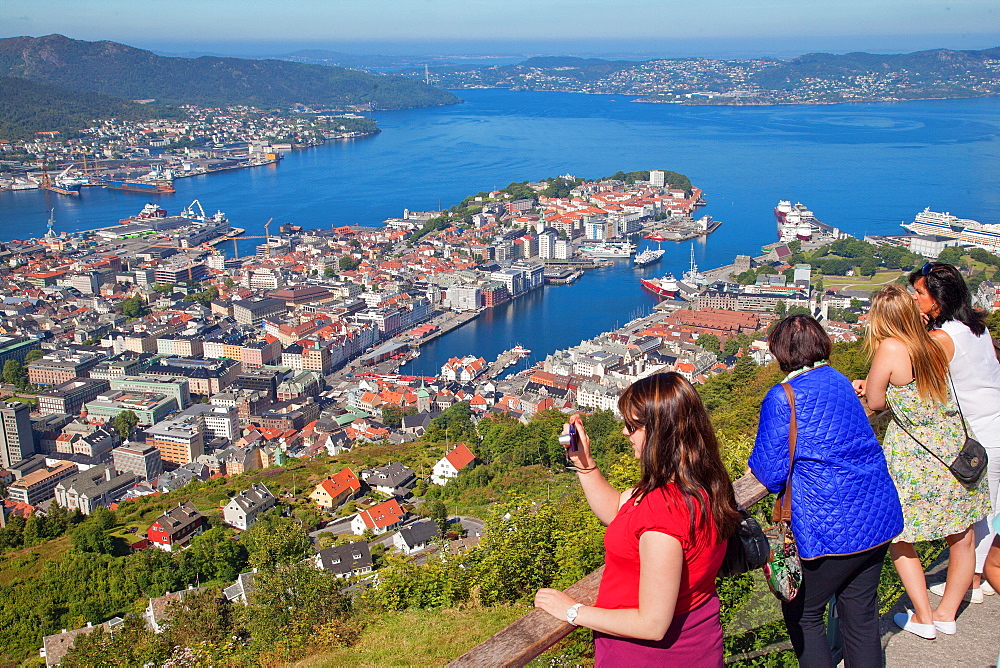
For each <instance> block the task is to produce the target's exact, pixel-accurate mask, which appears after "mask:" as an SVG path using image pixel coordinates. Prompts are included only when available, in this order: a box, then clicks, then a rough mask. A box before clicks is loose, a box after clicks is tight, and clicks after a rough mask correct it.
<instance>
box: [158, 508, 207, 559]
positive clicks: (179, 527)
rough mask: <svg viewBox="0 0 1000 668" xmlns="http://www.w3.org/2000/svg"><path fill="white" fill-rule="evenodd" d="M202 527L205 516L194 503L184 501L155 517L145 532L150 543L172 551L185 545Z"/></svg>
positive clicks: (203, 526)
mask: <svg viewBox="0 0 1000 668" xmlns="http://www.w3.org/2000/svg"><path fill="white" fill-rule="evenodd" d="M204 528H205V518H204V517H203V516H202V514H201V513H200V512H198V509H197V508H195V507H194V504H192V503H191V502H190V501H185V502H184V503H178V504H177V507H176V508H171V509H170V510H168V511H167V512H165V513H163V514H162V515H160V516H159V517H157V518H156V519H155V520H154V521H153V523H152V524H151V525H150V527H149V530H148V531H147V532H146V540H148V541H149V544H150V545H153V546H155V547H158V548H159V549H161V550H166V551H167V552H172V551H173V550H174V549H175V548H184V547H186V546H187V544H188V543H189V542H190V541H191V538H192V537H193V536H196V535H197V534H200V533H201V532H202V531H203V530H204Z"/></svg>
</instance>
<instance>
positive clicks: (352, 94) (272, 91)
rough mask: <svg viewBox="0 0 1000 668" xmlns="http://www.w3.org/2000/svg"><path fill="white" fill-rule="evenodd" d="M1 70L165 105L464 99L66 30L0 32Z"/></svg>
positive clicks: (382, 80)
mask: <svg viewBox="0 0 1000 668" xmlns="http://www.w3.org/2000/svg"><path fill="white" fill-rule="evenodd" d="M0 76H12V77H22V78H24V79H30V80H32V81H38V82H42V83H48V84H53V85H57V86H63V87H65V88H71V89H74V90H86V91H94V92H98V93H104V94H106V95H114V96H118V97H122V98H126V99H130V100H138V99H155V100H156V101H157V102H160V103H165V104H183V103H190V104H196V105H202V106H222V105H232V104H247V105H253V106H257V107H263V108H274V107H287V106H289V105H293V104H296V103H300V104H306V105H311V106H319V107H340V108H343V107H355V106H364V105H371V106H372V107H373V108H375V109H410V108H414V107H432V106H440V105H446V104H455V103H457V102H460V101H461V100H459V98H457V97H455V96H454V95H452V94H451V93H449V92H448V91H445V90H441V89H439V88H434V87H433V86H428V85H426V84H424V83H421V82H419V81H414V80H413V79H412V78H407V77H400V76H384V75H374V74H367V73H364V72H357V71H353V70H346V69H342V68H338V67H325V66H321V65H306V64H302V63H292V62H287V61H279V60H247V59H241V58H219V57H214V56H202V57H200V58H167V57H163V56H158V55H156V54H154V53H152V52H151V51H145V50H143V49H136V48H134V47H131V46H127V45H125V44H119V43H117V42H106V41H105V42H85V41H81V40H75V39H69V38H68V37H64V36H62V35H48V36H46V37H10V38H6V39H0Z"/></svg>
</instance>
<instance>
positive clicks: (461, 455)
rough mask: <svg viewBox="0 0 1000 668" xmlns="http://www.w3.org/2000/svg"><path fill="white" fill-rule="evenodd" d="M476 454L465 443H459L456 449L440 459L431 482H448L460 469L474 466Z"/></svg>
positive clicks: (441, 483)
mask: <svg viewBox="0 0 1000 668" xmlns="http://www.w3.org/2000/svg"><path fill="white" fill-rule="evenodd" d="M475 461H476V456H475V455H474V454H472V451H471V450H469V448H468V447H467V446H466V445H465V444H464V443H459V444H458V445H457V446H455V449H454V450H452V451H451V452H449V453H447V454H446V455H445V456H444V457H442V458H441V459H439V460H438V462H437V463H436V464H435V465H434V469H433V471H431V482H432V483H434V484H435V485H444V484H447V482H448V481H449V480H451V479H452V478H454V477H456V476H457V475H458V474H459V472H460V471H463V470H465V469H466V468H469V467H470V466H473V464H474V462H475Z"/></svg>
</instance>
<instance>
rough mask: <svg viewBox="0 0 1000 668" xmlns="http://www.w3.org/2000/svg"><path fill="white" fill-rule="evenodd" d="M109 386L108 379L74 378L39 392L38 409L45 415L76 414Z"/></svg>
mask: <svg viewBox="0 0 1000 668" xmlns="http://www.w3.org/2000/svg"><path fill="white" fill-rule="evenodd" d="M108 387H109V385H108V381H106V380H96V379H93V378H74V379H73V380H71V381H69V382H68V383H62V384H60V385H56V386H55V387H52V388H50V389H48V390H42V391H41V392H39V393H38V410H39V412H40V413H42V414H43V415H46V414H51V413H69V414H70V415H76V414H77V413H79V412H80V409H81V408H83V405H84V404H85V403H87V402H88V401H92V400H94V399H96V398H97V395H99V394H100V393H101V392H104V391H105V390H107V389H108Z"/></svg>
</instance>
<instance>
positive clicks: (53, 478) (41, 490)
mask: <svg viewBox="0 0 1000 668" xmlns="http://www.w3.org/2000/svg"><path fill="white" fill-rule="evenodd" d="M77 470H78V469H77V466H76V464H74V463H73V462H59V463H58V464H56V465H55V466H52V467H48V466H46V467H43V468H40V469H37V470H35V471H32V472H31V473H28V474H27V475H24V476H22V477H21V478H20V479H19V480H16V481H15V482H14V483H13V484H12V485H11V486H10V487H8V488H7V497H8V498H9V499H10V500H11V501H14V502H16V503H27V504H29V505H32V506H37V505H38V504H39V503H41V502H42V501H47V500H49V499H51V498H52V497H53V496H55V493H56V485H58V484H59V481H60V480H63V479H64V478H69V477H70V476H72V475H75V474H76V472H77Z"/></svg>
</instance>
